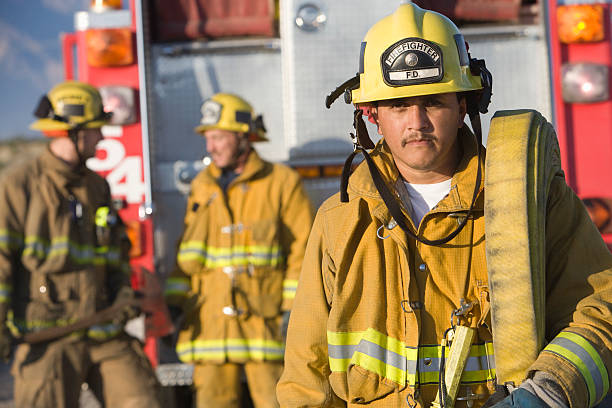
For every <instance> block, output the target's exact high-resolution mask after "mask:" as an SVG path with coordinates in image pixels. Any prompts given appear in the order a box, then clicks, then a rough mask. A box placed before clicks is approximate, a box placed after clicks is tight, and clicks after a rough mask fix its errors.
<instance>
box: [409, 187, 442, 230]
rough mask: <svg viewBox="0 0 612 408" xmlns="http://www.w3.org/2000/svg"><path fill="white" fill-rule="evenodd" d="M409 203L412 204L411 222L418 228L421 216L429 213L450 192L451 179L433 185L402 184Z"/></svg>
mask: <svg viewBox="0 0 612 408" xmlns="http://www.w3.org/2000/svg"><path fill="white" fill-rule="evenodd" d="M404 184H405V185H406V190H408V195H409V196H410V203H411V204H412V214H410V216H411V217H412V221H413V222H414V225H416V226H418V225H419V224H420V223H421V220H422V219H423V216H424V215H425V214H427V213H428V212H429V210H431V209H432V208H433V207H434V206H435V205H436V204H438V203H439V202H440V200H442V199H443V198H444V197H446V195H447V194H448V193H449V192H450V188H451V179H448V180H445V181H442V182H441V183H434V184H411V183H407V182H404Z"/></svg>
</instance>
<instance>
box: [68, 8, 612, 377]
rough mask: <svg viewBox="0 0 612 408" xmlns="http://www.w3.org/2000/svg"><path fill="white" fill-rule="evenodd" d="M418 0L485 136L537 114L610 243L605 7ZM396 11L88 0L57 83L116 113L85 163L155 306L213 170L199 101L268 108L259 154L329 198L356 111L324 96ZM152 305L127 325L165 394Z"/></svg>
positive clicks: (611, 144) (180, 371)
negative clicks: (103, 185)
mask: <svg viewBox="0 0 612 408" xmlns="http://www.w3.org/2000/svg"><path fill="white" fill-rule="evenodd" d="M415 2H416V3H419V4H420V5H422V6H424V7H427V8H430V9H434V10H437V11H440V12H442V13H444V14H446V15H448V16H449V17H451V18H452V19H453V20H454V21H455V22H456V23H457V24H458V25H459V26H460V28H461V30H462V32H463V33H464V36H465V39H466V41H467V42H468V44H469V52H470V53H471V54H472V55H473V56H476V57H478V58H484V59H485V61H486V64H487V67H488V68H489V69H490V71H491V72H492V73H493V78H494V82H493V98H492V104H491V105H490V107H489V113H488V114H486V115H484V117H483V119H482V122H483V134H484V135H485V142H486V134H487V132H488V123H489V121H490V118H491V116H492V114H493V113H494V112H495V111H496V110H501V109H519V108H530V109H536V110H538V111H540V112H541V113H542V114H543V115H544V117H546V118H547V119H548V120H549V121H551V122H552V123H553V124H554V125H555V128H556V129H557V134H558V137H559V142H560V147H561V154H562V164H563V168H564V170H565V173H566V177H567V179H568V181H569V183H570V185H571V186H572V187H573V188H574V189H575V191H576V192H577V193H578V195H579V196H580V197H581V198H583V199H585V203H586V204H587V207H588V209H589V210H590V211H591V214H592V217H593V219H594V220H595V222H596V224H597V225H598V227H599V228H600V230H601V231H602V234H603V237H604V239H605V241H606V242H607V243H608V244H609V245H612V226H611V225H610V204H611V203H612V200H611V199H610V198H609V197H612V194H611V193H612V160H610V156H611V154H612V137H611V136H610V135H612V119H611V118H612V112H611V110H612V102H611V101H610V98H609V90H610V85H609V66H610V58H611V56H612V50H611V41H610V39H611V37H610V18H611V16H610V4H608V3H601V4H600V3H597V2H590V1H587V0H583V1H580V2H577V1H571V0H454V1H443V0H421V1H417V0H415ZM585 3H586V4H585ZM398 4H399V0H397V1H389V0H350V1H349V0H333V1H332V0H282V1H280V2H279V1H278V0H277V1H276V2H274V1H272V0H261V1H260V0H181V1H170V0H126V3H125V4H122V1H121V0H92V2H91V8H90V9H89V10H86V11H82V12H78V13H76V15H75V19H74V21H75V31H74V32H72V33H67V34H64V35H63V40H62V41H63V50H64V66H65V76H66V78H67V79H72V78H75V79H79V80H81V81H85V82H89V83H91V84H93V85H95V86H97V87H99V88H100V90H101V93H102V96H103V98H104V101H105V102H104V104H105V109H107V110H112V111H114V115H113V119H112V123H111V124H110V125H109V126H106V127H104V128H103V133H104V135H105V139H104V140H103V141H102V142H101V143H100V144H99V147H98V154H97V156H96V157H95V158H93V159H90V161H89V162H88V166H89V167H90V168H91V169H93V170H95V171H97V172H99V173H100V174H102V175H103V176H105V177H106V179H107V180H108V182H109V184H110V186H111V191H112V195H113V197H114V199H115V203H116V206H117V208H119V209H120V214H121V216H122V218H123V219H124V220H125V221H126V224H127V226H128V230H129V236H130V239H131V241H132V244H133V249H132V253H131V257H132V258H131V263H132V266H133V270H134V276H133V285H134V287H136V288H145V289H146V290H147V291H148V292H149V293H151V294H152V295H151V297H152V298H155V296H158V297H157V299H159V300H160V302H161V295H160V288H161V286H162V285H163V281H164V278H165V277H166V276H167V275H168V274H169V272H170V270H171V269H172V268H173V266H174V257H175V248H176V241H177V240H178V237H179V234H180V233H181V229H182V217H183V214H184V209H185V204H186V195H187V194H188V192H189V183H190V181H191V180H192V179H193V178H194V177H195V175H196V174H197V173H198V172H199V171H200V170H202V169H203V168H204V167H205V166H206V165H207V164H209V163H210V160H209V159H208V158H207V157H206V156H205V142H204V139H203V138H201V137H198V136H197V135H196V134H194V131H193V128H194V127H195V126H196V125H197V124H198V122H199V119H200V106H201V103H202V102H203V100H205V99H206V98H207V97H209V96H211V95H212V94H214V93H216V92H233V93H237V94H240V95H242V96H243V97H244V98H246V99H247V100H249V101H250V102H251V103H252V104H253V106H254V108H255V109H256V110H257V112H258V113H261V114H263V117H264V121H265V125H266V128H267V129H268V137H269V139H270V141H269V142H268V143H264V144H261V145H257V146H256V148H257V150H258V152H259V153H260V154H261V155H262V156H263V157H264V158H266V159H267V160H271V161H280V162H284V163H286V164H288V165H290V166H291V167H293V168H295V169H296V170H297V171H298V172H299V173H300V174H301V175H302V178H303V180H304V184H305V186H306V189H307V190H308V192H309V194H310V197H311V199H312V201H313V204H314V205H315V206H318V205H319V204H320V203H321V202H322V201H323V200H324V199H325V198H327V197H328V196H329V195H331V194H333V193H334V192H336V191H338V187H339V175H340V173H341V168H342V164H343V162H344V159H345V158H346V156H347V155H348V154H349V153H350V152H351V151H352V145H351V143H350V138H349V137H348V133H349V131H351V130H352V129H351V124H352V120H351V115H352V107H351V106H350V105H342V104H335V105H334V106H333V108H332V109H331V110H327V109H326V108H325V107H324V100H325V96H326V95H327V94H329V93H330V91H331V90H333V89H334V88H335V86H336V85H337V84H339V83H341V82H342V81H343V80H344V79H346V78H348V77H351V76H353V75H354V74H355V72H356V70H357V69H358V57H359V44H360V43H361V41H362V39H363V37H364V35H365V33H366V31H367V30H368V28H369V27H370V26H371V25H373V24H374V23H375V22H376V21H378V20H379V19H380V18H382V17H384V16H385V15H388V14H390V13H392V12H393V11H394V9H395V8H396V7H397V5H398ZM368 126H371V125H370V124H368ZM369 130H370V134H371V135H376V134H377V133H376V131H375V129H374V128H372V127H371V128H370V129H369ZM509 159H511V158H509ZM160 302H157V303H160ZM151 303H152V304H151V305H150V307H151V311H150V313H148V314H147V317H146V318H145V319H144V323H142V322H141V323H142V326H141V327H140V328H138V327H136V329H134V330H136V331H138V330H140V336H141V338H142V339H143V341H144V342H145V351H146V352H147V354H148V356H149V358H150V359H151V362H152V363H153V365H154V366H155V367H156V369H157V372H158V375H159V377H160V380H161V381H162V383H163V384H164V385H182V384H189V382H190V371H189V367H186V366H183V365H180V364H176V363H177V361H178V360H176V357H175V356H174V357H173V356H172V355H171V354H172V353H169V352H167V351H166V352H164V350H163V347H161V345H160V342H159V340H158V339H159V337H161V336H164V335H166V334H168V332H169V331H170V330H171V325H170V324H169V321H168V319H167V316H166V315H165V314H164V313H163V311H160V310H158V309H159V308H156V306H155V303H156V302H151ZM165 354H168V355H169V356H170V357H168V356H165Z"/></svg>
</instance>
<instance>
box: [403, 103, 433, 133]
mask: <svg viewBox="0 0 612 408" xmlns="http://www.w3.org/2000/svg"><path fill="white" fill-rule="evenodd" d="M407 115H408V128H409V129H411V130H426V129H428V128H429V127H430V126H431V121H430V120H429V116H428V115H427V109H426V108H425V106H422V105H419V104H414V105H411V106H409V107H408V114H407Z"/></svg>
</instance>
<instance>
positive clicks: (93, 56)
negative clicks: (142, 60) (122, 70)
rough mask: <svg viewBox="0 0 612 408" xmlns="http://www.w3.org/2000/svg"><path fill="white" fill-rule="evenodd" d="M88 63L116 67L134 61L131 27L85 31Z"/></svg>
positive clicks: (94, 65)
mask: <svg viewBox="0 0 612 408" xmlns="http://www.w3.org/2000/svg"><path fill="white" fill-rule="evenodd" d="M85 42H86V44H87V63H88V64H89V65H91V66H92V67H114V66H121V65H130V64H132V63H133V62H134V52H133V50H132V31H131V30H130V29H129V28H102V29H91V30H87V32H86V33H85Z"/></svg>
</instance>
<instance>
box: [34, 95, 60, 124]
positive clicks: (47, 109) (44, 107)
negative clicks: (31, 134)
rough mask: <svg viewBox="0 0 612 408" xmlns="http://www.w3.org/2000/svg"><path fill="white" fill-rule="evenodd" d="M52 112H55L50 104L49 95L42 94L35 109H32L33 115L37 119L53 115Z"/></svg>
mask: <svg viewBox="0 0 612 408" xmlns="http://www.w3.org/2000/svg"><path fill="white" fill-rule="evenodd" d="M54 114H55V112H54V110H53V105H52V104H51V101H50V100H49V97H48V96H47V95H43V96H42V97H41V98H40V101H39V102H38V105H37V106H36V109H35V110H34V116H36V117H37V118H39V119H43V118H50V117H53V116H54Z"/></svg>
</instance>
